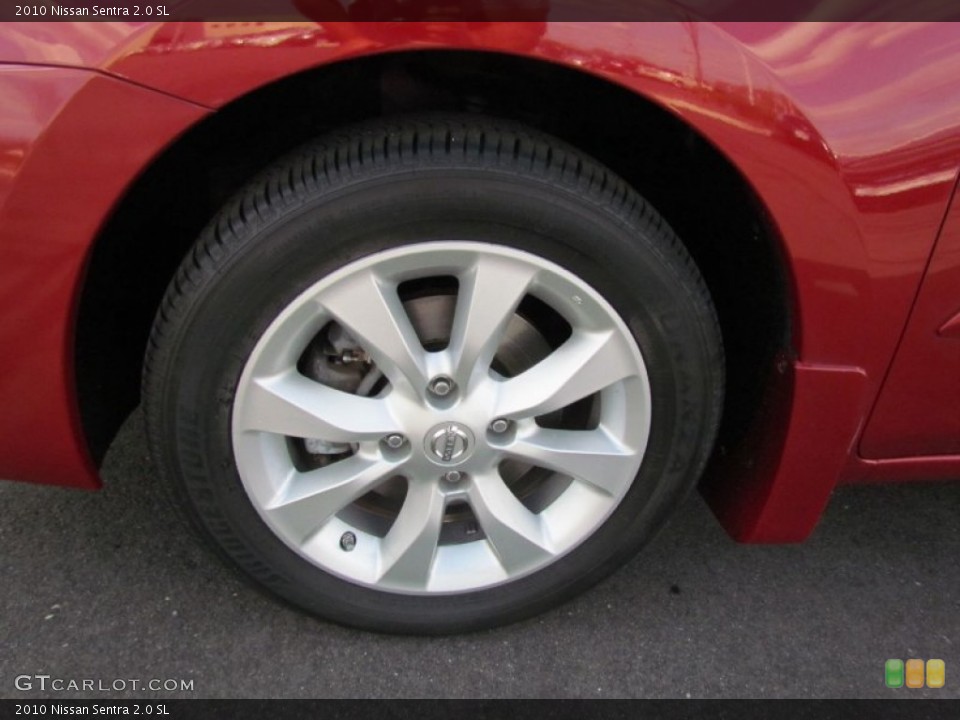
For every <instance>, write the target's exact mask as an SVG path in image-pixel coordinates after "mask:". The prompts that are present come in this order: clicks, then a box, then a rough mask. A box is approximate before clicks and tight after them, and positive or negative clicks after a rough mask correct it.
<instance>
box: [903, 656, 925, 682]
mask: <svg viewBox="0 0 960 720" xmlns="http://www.w3.org/2000/svg"><path fill="white" fill-rule="evenodd" d="M906 685H907V687H908V688H922V687H923V660H907V681H906Z"/></svg>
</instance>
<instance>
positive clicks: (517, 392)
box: [497, 330, 637, 417]
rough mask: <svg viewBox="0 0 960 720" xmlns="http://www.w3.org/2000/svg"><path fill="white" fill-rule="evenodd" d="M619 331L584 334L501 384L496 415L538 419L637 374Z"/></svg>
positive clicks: (572, 338)
mask: <svg viewBox="0 0 960 720" xmlns="http://www.w3.org/2000/svg"><path fill="white" fill-rule="evenodd" d="M636 371H637V370H636V365H635V362H634V359H633V356H632V353H631V351H630V348H629V346H628V345H627V343H626V341H625V340H624V338H623V337H621V335H620V333H618V332H616V331H613V330H608V331H604V332H581V333H575V334H574V335H572V336H571V337H570V338H569V339H568V340H567V341H566V342H565V343H564V344H563V345H561V346H560V347H559V348H557V349H556V350H554V351H553V352H552V353H551V354H550V355H548V356H547V357H546V358H544V359H543V360H541V361H540V362H539V363H537V364H536V365H534V366H533V367H532V368H530V369H529V370H527V371H526V372H523V373H521V374H520V375H517V376H516V377H513V378H510V379H509V380H506V381H504V382H503V384H502V388H501V392H500V399H499V401H498V406H497V415H499V416H501V417H535V416H537V415H544V414H546V413H549V412H552V411H554V410H560V409H561V408H564V407H566V406H567V405H570V404H571V403H574V402H576V401H577V400H581V399H582V398H585V397H588V396H589V395H592V394H593V393H595V392H599V391H600V390H603V389H604V388H605V387H608V386H609V385H612V384H613V383H615V382H617V381H618V380H622V379H623V378H626V377H629V376H631V375H633V374H635V373H636Z"/></svg>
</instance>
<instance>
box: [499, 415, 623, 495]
mask: <svg viewBox="0 0 960 720" xmlns="http://www.w3.org/2000/svg"><path fill="white" fill-rule="evenodd" d="M507 454H508V455H511V456H514V457H517V458H519V459H521V460H525V461H527V462H530V463H533V464H534V465H538V466H540V467H544V468H547V469H548V470H554V471H556V472H559V473H563V474H564V475H570V476H572V477H574V478H576V479H577V480H582V481H583V482H586V483H588V484H590V485H593V486H594V487H596V488H599V489H600V490H602V491H603V492H605V493H607V494H608V495H613V494H615V493H616V492H617V491H618V490H619V489H620V488H621V487H622V486H623V485H624V484H625V483H629V482H630V480H632V479H633V475H632V473H629V472H628V471H629V470H630V469H631V466H632V465H633V464H634V462H635V461H636V453H635V452H634V451H633V450H632V449H630V448H629V447H626V446H624V445H623V444H621V443H620V442H619V441H618V440H616V439H615V438H613V437H612V436H611V435H610V434H608V433H607V432H606V431H605V430H604V429H603V428H602V427H601V428H597V429H596V430H552V429H540V430H537V431H536V432H535V433H533V434H532V435H530V436H528V437H524V438H518V439H517V441H516V442H514V443H513V444H512V445H511V446H510V448H509V449H508V451H507Z"/></svg>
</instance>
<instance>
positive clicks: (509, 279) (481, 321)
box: [450, 256, 537, 386]
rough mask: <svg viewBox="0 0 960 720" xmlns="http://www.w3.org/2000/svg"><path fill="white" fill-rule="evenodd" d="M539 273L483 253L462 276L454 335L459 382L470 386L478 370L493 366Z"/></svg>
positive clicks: (454, 362) (452, 347) (453, 352)
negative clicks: (499, 348)
mask: <svg viewBox="0 0 960 720" xmlns="http://www.w3.org/2000/svg"><path fill="white" fill-rule="evenodd" d="M536 272H537V271H536V269H535V268H533V267H530V266H528V265H520V264H518V263H512V262H508V261H506V260H504V259H502V258H497V257H484V256H481V257H478V258H477V261H476V262H475V263H474V265H473V266H472V267H471V269H470V270H469V271H468V272H466V273H464V274H463V275H462V276H461V277H460V289H459V292H458V296H457V308H456V313H455V315H454V321H453V329H452V332H451V337H450V353H451V358H452V366H453V377H454V379H455V380H456V381H457V382H458V383H460V384H461V385H464V386H466V384H467V383H468V382H469V380H470V377H471V375H472V374H473V372H474V371H475V370H477V369H481V370H486V369H488V368H489V367H490V364H491V362H492V361H493V357H494V355H495V354H496V351H497V347H498V346H499V345H500V341H501V339H502V337H503V333H504V331H505V330H506V328H507V325H508V323H509V322H510V318H511V317H512V316H513V313H514V311H515V310H516V309H517V306H518V305H519V304H520V301H521V300H522V299H523V296H524V295H525V294H526V292H527V288H528V287H529V286H530V283H531V281H532V280H533V278H534V277H535V276H536Z"/></svg>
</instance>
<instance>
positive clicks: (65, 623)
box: [0, 413, 960, 700]
mask: <svg viewBox="0 0 960 720" xmlns="http://www.w3.org/2000/svg"><path fill="white" fill-rule="evenodd" d="M103 474H104V477H105V483H106V485H105V489H104V490H103V491H102V492H99V493H85V492H79V491H71V490H64V489H58V488H50V487H39V486H29V485H21V484H15V483H10V482H0V507H2V508H3V512H2V514H0V698H15V699H24V698H26V697H35V698H56V699H61V700H68V699H77V698H84V697H87V698H91V697H92V698H100V699H108V698H122V697H133V696H140V697H155V698H175V697H218V698H219V697H233V698H246V697H277V698H286V697H338V698H340V697H362V698H374V697H376V698H396V697H404V698H406V697H451V698H461V697H471V698H476V697H482V698H497V697H511V698H512V697H534V698H540V697H565V698H570V697H583V698H593V697H603V698H606V697H680V698H683V697H694V698H701V697H877V698H890V697H897V698H905V697H951V698H960V483H957V484H931V485H928V484H920V483H917V484H909V485H898V486H873V487H847V488H842V489H840V490H839V491H838V492H837V493H836V494H835V495H834V498H833V500H832V502H831V505H830V507H829V509H828V511H827V513H826V515H825V517H824V518H823V520H822V521H821V523H820V525H819V527H818V528H817V530H816V532H815V533H814V536H813V537H812V538H811V539H810V540H809V541H808V542H807V543H805V544H803V545H795V546H779V547H774V546H769V547H767V546H747V545H738V544H736V543H734V542H733V541H732V540H730V539H729V538H728V537H727V536H726V535H725V534H724V532H723V530H722V529H721V528H720V526H719V525H718V524H717V522H716V521H715V520H714V518H713V516H712V515H711V514H710V512H709V510H708V509H707V507H706V506H705V504H704V503H703V501H702V500H701V499H700V497H699V496H696V495H694V496H692V497H691V498H690V499H689V501H688V502H686V503H685V505H684V506H683V507H682V508H681V509H680V511H679V513H678V514H677V515H676V517H675V518H674V520H673V521H672V522H671V523H670V525H669V526H668V527H667V528H666V529H665V530H664V531H663V532H662V533H661V534H660V535H659V536H658V538H657V539H656V540H655V541H654V542H653V543H652V544H651V545H650V546H648V548H647V549H646V551H645V552H644V553H642V554H641V555H640V556H638V557H637V558H636V559H635V560H633V561H632V562H631V563H629V564H628V565H627V566H626V567H624V568H623V569H622V570H620V571H619V572H618V573H616V574H615V575H614V576H613V577H611V578H610V579H609V580H607V581H606V582H604V583H603V584H601V585H600V586H598V587H597V588H595V589H593V590H592V591H589V592H588V593H586V594H585V595H583V596H581V597H579V598H577V599H576V600H574V601H572V602H570V603H568V604H566V605H564V606H563V607H560V608H558V609H556V610H554V611H552V612H549V613H547V614H545V615H543V616H541V617H538V618H535V619H532V620H529V621H526V622H523V623H519V624H516V625H512V626H509V627H506V628H501V629H497V630H493V631H488V632H483V633H475V634H470V635H464V636H459V637H447V638H411V637H391V636H386V635H375V634H370V633H365V632H360V631H356V630H351V629H347V628H343V627H339V626H336V625H332V624H329V623H326V622H323V621H320V620H317V619H314V618H311V617H308V616H306V615H304V614H302V613H300V612H299V611H297V610H295V609H293V608H291V607H289V606H287V605H285V604H282V603H279V602H276V601H274V600H272V599H271V598H269V597H268V596H266V595H264V594H262V593H260V592H258V591H256V590H254V589H253V588H251V587H250V586H249V585H247V584H246V583H245V582H243V581H241V580H240V579H238V577H237V576H236V575H235V574H234V573H233V571H231V570H230V569H228V568H227V567H225V566H224V565H223V564H222V563H221V562H220V561H219V560H218V559H217V558H216V556H214V555H213V554H212V553H210V552H209V551H207V550H206V549H204V548H203V547H201V546H200V545H198V543H197V541H196V540H195V538H194V536H193V535H192V534H191V533H189V532H185V530H184V528H183V527H182V525H181V522H180V520H179V519H178V518H177V517H176V516H175V515H174V514H173V513H172V512H171V511H170V509H169V508H168V506H167V504H166V500H165V499H164V496H163V494H162V493H161V492H160V490H159V488H158V487H157V481H156V474H155V471H154V468H153V465H152V464H151V462H150V460H149V457H148V454H147V450H146V446H145V442H144V436H143V431H142V428H141V417H140V415H139V413H135V414H134V415H133V417H132V418H131V419H130V421H128V422H127V424H126V425H125V426H124V428H123V430H122V432H121V434H120V436H119V437H118V438H117V440H116V442H115V443H114V444H113V447H112V448H111V451H110V454H109V455H108V458H107V461H106V466H105V468H104V471H103ZM888 658H900V659H904V660H906V659H908V658H921V659H930V658H940V659H943V660H944V661H945V663H946V685H945V687H943V688H942V689H931V688H924V689H908V688H900V689H896V690H892V689H888V688H886V687H884V662H885V660H887V659H888ZM44 675H48V676H50V679H49V680H39V679H37V676H44ZM18 676H27V678H28V679H26V680H24V679H21V680H19V681H18V680H17V678H18ZM54 679H59V680H60V681H61V683H60V686H61V687H65V688H67V689H65V690H61V691H54V690H53V689H51V688H50V687H49V685H48V684H49V683H52V681H53V680H54ZM84 679H87V680H93V681H95V683H96V684H95V685H94V686H93V687H94V689H92V690H91V689H89V688H88V689H87V690H86V691H84V690H83V689H82V687H83V684H82V682H77V681H82V680H84ZM134 679H135V680H138V681H140V682H141V684H143V683H146V682H148V681H150V680H159V681H161V687H162V684H163V682H164V681H167V680H174V681H175V682H176V683H178V684H181V683H182V686H184V687H186V689H184V690H180V689H178V690H173V691H165V690H163V689H161V690H159V691H157V692H151V691H144V690H139V691H133V690H131V687H132V683H131V682H130V681H131V680H134ZM70 680H73V681H75V682H77V686H78V687H79V688H80V689H79V690H71V689H69V681H70ZM117 680H123V681H125V684H120V683H117V682H116V681H117ZM18 683H19V684H20V685H25V684H27V683H30V684H32V688H31V690H29V691H21V690H18V689H17V684H18ZM41 683H42V684H44V685H45V686H47V689H46V690H41V689H40V687H41ZM98 687H110V688H112V687H117V688H122V689H121V690H119V691H115V690H113V689H109V690H108V691H101V690H99V689H96V688H98ZM191 688H192V689H191Z"/></svg>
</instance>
